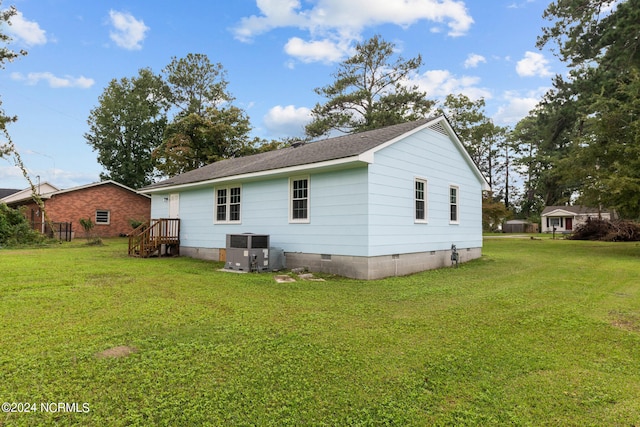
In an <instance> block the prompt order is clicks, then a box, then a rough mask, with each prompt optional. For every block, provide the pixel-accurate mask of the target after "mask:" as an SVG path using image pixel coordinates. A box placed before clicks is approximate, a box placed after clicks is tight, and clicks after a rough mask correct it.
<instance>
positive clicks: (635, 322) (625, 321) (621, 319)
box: [609, 311, 640, 332]
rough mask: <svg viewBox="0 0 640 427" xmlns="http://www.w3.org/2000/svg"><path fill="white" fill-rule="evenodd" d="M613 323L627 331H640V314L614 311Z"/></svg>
mask: <svg viewBox="0 0 640 427" xmlns="http://www.w3.org/2000/svg"><path fill="white" fill-rule="evenodd" d="M609 315H610V316H611V324H612V325H613V326H615V327H616V328H620V329H623V330H625V331H632V332H640V316H636V315H633V314H627V313H620V312H617V311H612V312H610V313H609Z"/></svg>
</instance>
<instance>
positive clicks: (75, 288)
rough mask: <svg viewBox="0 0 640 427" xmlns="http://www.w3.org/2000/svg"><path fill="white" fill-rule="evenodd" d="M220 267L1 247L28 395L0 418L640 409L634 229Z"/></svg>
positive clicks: (7, 380) (4, 328)
mask: <svg viewBox="0 0 640 427" xmlns="http://www.w3.org/2000/svg"><path fill="white" fill-rule="evenodd" d="M220 266H221V264H216V263H211V262H204V261H199V260H194V259H189V258H164V259H136V258H128V257H127V256H126V242H125V241H123V240H107V241H106V245H105V246H93V247H89V246H86V245H85V244H84V242H82V241H78V242H77V243H72V244H64V245H58V246H56V247H52V248H46V249H14V250H7V249H3V250H0V307H1V308H0V310H1V313H2V315H1V316H0V402H31V403H36V404H37V412H36V413H0V426H5V425H6V426H10V425H11V426H13V425H29V426H31V425H50V424H54V423H59V424H60V425H88V426H93V425H96V426H97V425H110V426H119V425H145V426H146V425H167V426H178V425H180V426H185V425H194V426H196V425H233V426H249V425H257V426H268V425H273V426H289V425H290V426H307V425H309V426H311V425H326V426H381V425H382V426H384V425H397V426H412V425H417V426H422V425H424V426H431V425H463V426H464V425H518V426H540V425H548V426H557V425H575V426H589V425H593V426H603V425H612V426H618V425H619V426H631V425H638V424H640V246H639V245H638V244H637V243H615V244H612V243H598V242H579V241H575V242H574V241H568V240H549V239H543V240H530V239H517V238H516V239H487V240H485V247H484V256H483V257H482V258H481V259H479V260H476V261H473V262H470V263H467V264H464V265H461V266H460V267H459V268H457V269H452V268H447V269H441V270H435V271H429V272H424V273H421V274H416V275H412V276H408V277H400V278H389V279H386V280H379V281H371V282H365V281H357V280H350V279H344V278H339V277H331V276H325V278H326V281H325V282H308V281H307V282H303V281H297V282H295V283H284V284H283V283H276V282H275V281H274V280H273V274H232V273H222V272H218V271H217V268H219V267H220ZM125 345H126V346H130V347H133V348H135V349H136V350H137V351H136V352H135V353H133V354H131V355H129V356H126V357H119V358H101V357H98V356H97V354H98V353H100V352H102V351H104V350H107V349H109V348H113V347H117V346H125ZM43 402H65V403H73V402H77V403H78V408H80V409H82V408H83V407H82V404H83V403H87V404H88V405H89V412H88V413H76V412H71V413H69V412H64V411H59V412H56V413H44V412H42V411H41V408H40V403H43Z"/></svg>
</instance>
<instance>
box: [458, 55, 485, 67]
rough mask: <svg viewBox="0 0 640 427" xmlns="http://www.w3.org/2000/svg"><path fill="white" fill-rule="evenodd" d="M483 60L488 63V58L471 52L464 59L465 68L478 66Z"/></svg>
mask: <svg viewBox="0 0 640 427" xmlns="http://www.w3.org/2000/svg"><path fill="white" fill-rule="evenodd" d="M481 62H484V63H486V62H487V59H486V58H485V57H484V56H482V55H478V54H477V53H470V54H469V56H467V59H466V61H464V68H476V67H477V66H478V65H479V64H480V63H481Z"/></svg>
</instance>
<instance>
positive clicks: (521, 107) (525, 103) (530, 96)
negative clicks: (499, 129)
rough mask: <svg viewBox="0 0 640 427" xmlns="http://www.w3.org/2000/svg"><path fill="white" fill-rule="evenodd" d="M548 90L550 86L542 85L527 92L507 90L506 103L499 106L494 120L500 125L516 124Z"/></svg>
mask: <svg viewBox="0 0 640 427" xmlns="http://www.w3.org/2000/svg"><path fill="white" fill-rule="evenodd" d="M547 90H549V88H546V87H540V88H538V89H537V90H534V91H530V92H528V93H526V94H520V93H518V92H515V91H509V92H505V94H504V99H505V101H506V104H504V105H502V106H500V107H499V108H498V111H497V112H496V114H495V115H494V116H493V119H494V121H495V122H496V124H498V125H515V124H516V123H518V122H519V121H520V120H522V119H523V118H525V117H526V116H527V115H528V114H529V112H530V111H531V110H533V109H534V108H535V106H536V105H538V103H539V102H540V100H541V99H542V97H543V95H544V94H545V93H546V92H547Z"/></svg>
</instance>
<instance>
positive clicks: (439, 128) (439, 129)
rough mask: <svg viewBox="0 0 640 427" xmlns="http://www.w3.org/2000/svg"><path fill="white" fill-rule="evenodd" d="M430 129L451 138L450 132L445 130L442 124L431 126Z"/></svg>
mask: <svg viewBox="0 0 640 427" xmlns="http://www.w3.org/2000/svg"><path fill="white" fill-rule="evenodd" d="M429 129H431V130H433V131H436V132H438V133H441V134H443V135H446V136H449V132H447V130H446V129H445V128H444V126H443V125H442V123H440V122H438V123H436V124H434V125H431V126H429Z"/></svg>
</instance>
